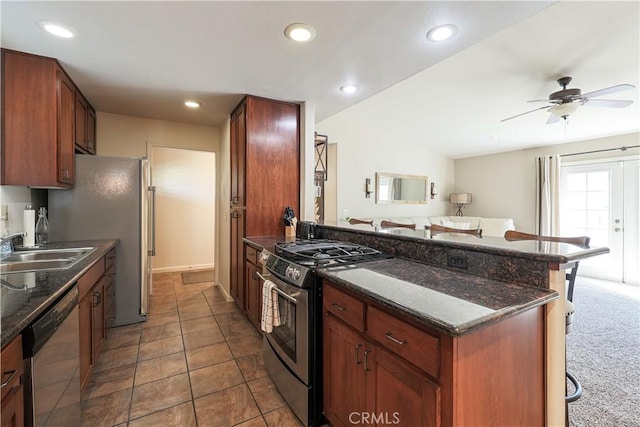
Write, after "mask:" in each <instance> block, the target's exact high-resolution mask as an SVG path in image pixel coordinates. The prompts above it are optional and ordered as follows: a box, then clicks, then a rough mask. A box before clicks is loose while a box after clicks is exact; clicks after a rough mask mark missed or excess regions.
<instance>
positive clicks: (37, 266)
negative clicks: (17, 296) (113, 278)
mask: <svg viewBox="0 0 640 427" xmlns="http://www.w3.org/2000/svg"><path fill="white" fill-rule="evenodd" d="M94 249H95V248H92V247H85V248H66V249H38V250H32V251H20V252H14V253H12V254H11V255H9V256H8V257H6V258H3V259H2V261H0V273H2V274H9V273H25V272H28V271H42V270H62V269H65V268H70V267H72V266H73V265H75V264H76V263H77V262H79V261H80V260H82V259H83V258H84V257H86V256H87V255H89V254H90V253H91V252H93V250H94Z"/></svg>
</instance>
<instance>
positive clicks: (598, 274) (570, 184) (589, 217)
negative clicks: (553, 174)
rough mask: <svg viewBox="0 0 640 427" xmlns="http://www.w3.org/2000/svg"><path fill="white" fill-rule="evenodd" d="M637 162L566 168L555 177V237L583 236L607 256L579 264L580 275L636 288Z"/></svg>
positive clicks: (639, 277)
mask: <svg viewBox="0 0 640 427" xmlns="http://www.w3.org/2000/svg"><path fill="white" fill-rule="evenodd" d="M639 165H640V161H639V160H637V159H629V160H615V161H614V160H612V161H599V162H593V163H585V164H566V165H563V166H562V168H561V172H560V192H561V195H560V234H561V235H563V236H572V235H576V236H577V235H586V236H590V237H591V243H590V245H591V246H606V247H608V248H609V250H610V252H609V254H607V255H601V256H597V257H593V258H589V259H587V260H584V261H581V262H580V270H579V272H580V275H582V276H587V277H594V278H598V279H604V280H611V281H616V282H624V283H630V284H636V285H637V284H640V263H638V259H639V250H638V248H639V246H640V242H639V240H640V237H639V236H640V214H639V209H638V198H639V197H638V195H639V194H640V173H639V170H640V166H639Z"/></svg>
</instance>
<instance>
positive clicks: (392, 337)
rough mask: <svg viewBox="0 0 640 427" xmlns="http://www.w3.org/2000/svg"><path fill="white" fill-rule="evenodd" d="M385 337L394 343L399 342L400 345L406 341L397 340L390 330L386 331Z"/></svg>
mask: <svg viewBox="0 0 640 427" xmlns="http://www.w3.org/2000/svg"><path fill="white" fill-rule="evenodd" d="M386 336H387V338H389V339H390V340H391V341H393V342H394V343H396V344H400V345H404V344H406V343H407V340H399V339H398V338H396V337H394V336H393V335H392V334H391V332H387V333H386Z"/></svg>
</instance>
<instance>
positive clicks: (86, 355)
mask: <svg viewBox="0 0 640 427" xmlns="http://www.w3.org/2000/svg"><path fill="white" fill-rule="evenodd" d="M114 272H115V252H114V251H111V252H109V254H107V256H106V257H103V258H101V259H100V260H99V261H98V262H97V263H96V264H94V265H93V266H92V267H91V268H90V269H89V270H88V271H87V272H86V273H85V274H84V275H83V276H82V277H81V278H80V279H79V280H78V288H79V290H80V297H79V298H80V302H79V303H78V310H79V317H80V387H81V389H82V390H83V391H84V389H85V388H86V386H87V384H88V382H89V379H90V378H91V374H92V373H93V368H94V366H95V364H96V363H97V362H98V360H100V354H101V353H102V347H103V345H104V342H105V340H106V339H107V330H108V328H109V327H110V325H111V324H112V322H113V319H112V316H113V313H112V312H111V311H110V310H113V308H114V307H115V306H114V304H115V302H113V300H114V299H115V280H114V279H115V277H114V275H113V273H114ZM107 304H109V305H110V306H111V307H112V308H109V306H107Z"/></svg>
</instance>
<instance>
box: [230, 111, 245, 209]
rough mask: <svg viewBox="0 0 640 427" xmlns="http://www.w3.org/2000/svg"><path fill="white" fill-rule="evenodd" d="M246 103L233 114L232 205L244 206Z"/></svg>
mask: <svg viewBox="0 0 640 427" xmlns="http://www.w3.org/2000/svg"><path fill="white" fill-rule="evenodd" d="M245 124H246V121H245V103H242V104H240V105H239V106H238V108H236V110H235V111H234V112H233V114H232V116H231V200H230V201H229V202H230V203H231V206H232V207H235V206H244V194H245V185H244V183H245V178H244V176H245V148H246V143H247V136H246V126H245Z"/></svg>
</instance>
